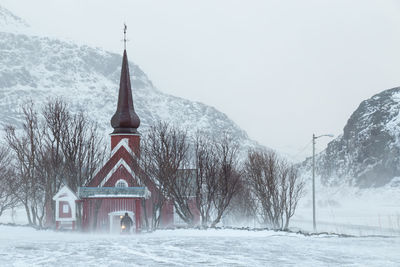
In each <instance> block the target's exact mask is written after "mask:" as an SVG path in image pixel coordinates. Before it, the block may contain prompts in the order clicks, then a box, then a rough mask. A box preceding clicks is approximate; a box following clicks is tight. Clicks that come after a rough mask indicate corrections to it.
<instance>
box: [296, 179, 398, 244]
mask: <svg viewBox="0 0 400 267" xmlns="http://www.w3.org/2000/svg"><path fill="white" fill-rule="evenodd" d="M309 188H311V185H307V188H306V189H309ZM316 203H317V212H316V215H317V216H316V217H317V231H319V232H321V231H322V232H335V233H341V234H350V235H358V236H363V235H388V236H400V186H398V185H395V184H393V183H391V184H388V185H386V186H383V187H379V188H370V189H358V188H355V187H349V186H338V187H324V186H322V185H320V184H317V190H316ZM290 226H291V227H292V228H298V229H302V230H305V231H312V196H311V190H308V193H307V194H306V195H305V196H304V197H303V198H302V199H301V202H300V203H299V207H298V209H297V210H296V214H295V216H294V218H293V219H292V220H291V223H290Z"/></svg>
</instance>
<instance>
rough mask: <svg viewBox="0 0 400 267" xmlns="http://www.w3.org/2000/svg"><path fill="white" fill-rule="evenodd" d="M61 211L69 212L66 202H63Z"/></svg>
mask: <svg viewBox="0 0 400 267" xmlns="http://www.w3.org/2000/svg"><path fill="white" fill-rule="evenodd" d="M63 213H64V214H67V213H69V205H68V204H66V203H64V204H63Z"/></svg>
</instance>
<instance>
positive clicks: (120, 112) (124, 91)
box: [111, 25, 140, 134]
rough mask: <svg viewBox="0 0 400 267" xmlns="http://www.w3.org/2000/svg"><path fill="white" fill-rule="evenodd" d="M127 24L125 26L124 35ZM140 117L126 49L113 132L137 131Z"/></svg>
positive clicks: (113, 119)
mask: <svg viewBox="0 0 400 267" xmlns="http://www.w3.org/2000/svg"><path fill="white" fill-rule="evenodd" d="M125 33H126V25H125V27H124V35H125ZM125 40H126V38H125V36H124V42H125ZM139 125H140V119H139V116H138V115H137V114H136V112H135V109H134V107H133V100H132V89H131V79H130V76H129V66H128V56H127V54H126V49H124V55H123V57H122V68H121V79H120V82H119V93H118V106H117V111H116V112H115V114H114V116H112V118H111V126H112V127H113V128H114V131H113V134H119V133H121V134H124V133H137V128H139Z"/></svg>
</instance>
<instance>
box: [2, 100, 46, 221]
mask: <svg viewBox="0 0 400 267" xmlns="http://www.w3.org/2000/svg"><path fill="white" fill-rule="evenodd" d="M22 112H23V119H24V122H23V125H22V126H23V128H22V130H21V131H20V133H19V134H18V133H17V132H16V130H15V128H14V127H13V126H7V127H6V140H7V144H8V146H9V147H10V149H11V150H12V151H13V152H14V153H13V154H14V161H13V163H14V170H15V176H14V178H15V179H16V180H15V181H13V182H12V183H10V184H11V188H10V189H11V192H12V193H13V194H14V196H15V197H16V198H17V199H18V201H19V202H20V203H22V204H23V205H24V207H25V211H26V214H27V218H28V222H29V224H33V225H39V226H41V225H42V219H43V216H42V214H43V212H44V211H43V210H44V194H43V191H44V190H43V184H42V180H41V179H39V177H38V175H37V171H36V166H37V154H38V147H40V142H41V134H42V132H41V131H40V126H39V122H38V114H37V111H36V110H35V108H34V105H33V102H27V103H26V104H24V105H23V106H22Z"/></svg>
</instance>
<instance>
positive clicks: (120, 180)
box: [115, 179, 128, 187]
mask: <svg viewBox="0 0 400 267" xmlns="http://www.w3.org/2000/svg"><path fill="white" fill-rule="evenodd" d="M119 183H123V184H124V185H125V186H118V184H119ZM115 187H128V183H127V182H126V181H125V180H124V179H119V180H118V181H117V182H116V183H115Z"/></svg>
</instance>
